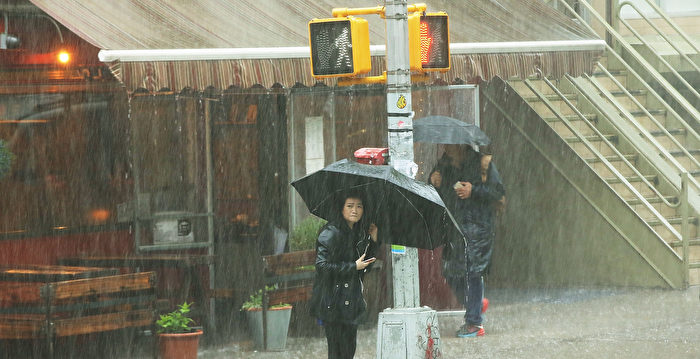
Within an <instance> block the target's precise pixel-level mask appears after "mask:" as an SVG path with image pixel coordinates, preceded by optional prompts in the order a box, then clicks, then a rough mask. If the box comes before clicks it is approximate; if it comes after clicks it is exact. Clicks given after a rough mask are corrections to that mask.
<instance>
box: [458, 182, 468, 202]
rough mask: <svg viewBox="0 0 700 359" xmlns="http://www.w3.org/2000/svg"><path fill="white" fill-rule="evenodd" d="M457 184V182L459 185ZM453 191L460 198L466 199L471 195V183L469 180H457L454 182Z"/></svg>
mask: <svg viewBox="0 0 700 359" xmlns="http://www.w3.org/2000/svg"><path fill="white" fill-rule="evenodd" d="M457 184H459V186H458V185H457ZM455 193H456V194H457V197H459V198H460V199H467V198H469V197H471V195H472V184H471V183H470V182H461V181H460V182H457V183H456V184H455Z"/></svg>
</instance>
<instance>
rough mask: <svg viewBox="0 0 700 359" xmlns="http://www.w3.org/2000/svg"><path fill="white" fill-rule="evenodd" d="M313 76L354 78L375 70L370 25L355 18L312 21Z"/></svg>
mask: <svg viewBox="0 0 700 359" xmlns="http://www.w3.org/2000/svg"><path fill="white" fill-rule="evenodd" d="M309 48H310V49H311V75H312V76H313V77H314V78H325V77H351V76H357V75H359V74H365V73H368V72H369V71H370V70H371V69H372V65H371V62H370V54H369V24H368V23H367V20H365V19H363V18H359V17H354V16H347V17H336V18H330V19H313V20H311V21H309Z"/></svg>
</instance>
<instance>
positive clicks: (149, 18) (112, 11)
mask: <svg viewBox="0 0 700 359" xmlns="http://www.w3.org/2000/svg"><path fill="white" fill-rule="evenodd" d="M31 1H32V2H33V3H34V4H35V5H36V6H38V7H39V8H41V9H42V10H44V11H45V12H47V13H48V14H49V15H51V16H52V17H53V18H55V19H56V20H57V21H59V22H61V23H62V24H63V25H65V26H66V27H68V28H69V29H70V30H71V31H73V32H75V33H76V34H78V35H80V36H81V37H83V38H85V39H86V40H87V41H89V42H90V43H92V44H93V45H95V46H97V47H99V48H101V49H103V50H104V52H115V51H116V50H125V51H127V52H129V51H131V52H132V53H139V51H144V52H145V53H148V51H158V50H162V49H170V50H172V51H176V52H182V53H189V52H188V51H195V52H197V50H202V51H203V50H206V49H222V50H225V49H232V50H236V49H247V50H255V49H257V50H258V51H257V52H258V53H259V56H249V55H246V56H238V55H232V56H229V57H221V56H218V57H217V56H212V57H209V58H206V57H196V56H194V57H192V58H187V57H185V58H178V59H177V60H172V59H168V58H154V57H149V56H143V57H141V58H136V60H133V59H132V60H125V59H124V58H121V57H116V58H110V59H109V60H105V61H106V62H107V64H109V66H110V68H111V69H112V72H113V73H114V74H115V75H116V77H117V78H119V79H120V80H121V81H122V82H123V83H124V85H125V86H126V87H127V89H128V90H129V91H134V90H136V89H138V88H145V89H147V90H149V91H155V90H159V89H162V88H169V89H172V90H180V89H182V88H185V87H190V88H193V89H200V90H201V89H204V88H207V87H209V86H214V87H216V88H220V89H225V88H228V87H230V86H239V87H250V86H253V85H256V84H260V85H263V86H265V87H270V86H272V85H273V84H275V83H278V84H281V85H283V86H285V87H290V86H293V85H295V84H297V83H301V84H304V85H307V86H311V85H313V84H314V83H316V82H317V81H316V80H315V79H313V78H312V77H311V74H310V64H309V60H308V55H307V54H308V50H306V53H303V51H302V55H299V54H298V51H296V52H297V53H296V54H294V55H291V54H285V53H284V51H272V50H273V49H280V48H282V49H287V48H289V49H297V50H298V49H300V48H301V49H303V47H304V46H308V42H307V41H308V38H307V37H308V35H307V28H306V26H307V22H308V21H309V20H310V19H312V18H323V17H331V10H332V9H333V8H335V7H347V6H348V4H347V3H343V2H340V1H331V0H316V1H302V0H298V1H284V2H279V1H275V0H237V1H233V2H232V1H228V0H198V1H196V2H195V1H192V2H163V1H158V0H141V1H139V2H133V1H127V0H114V1H108V2H105V1H99V0H62V1H52V0H31ZM377 2H379V3H382V1H376V0H375V1H367V0H357V1H353V4H352V6H353V7H372V6H376V5H378V4H377ZM440 10H442V11H446V12H447V13H448V14H449V15H450V39H451V42H452V44H453V45H460V46H457V47H455V46H453V50H452V67H451V69H450V71H448V72H446V73H443V74H432V75H431V77H439V78H442V79H444V80H446V81H448V82H449V81H452V80H454V79H457V78H460V79H462V80H464V81H470V80H472V79H474V78H477V77H479V78H482V79H486V80H488V79H490V78H492V77H493V76H501V77H511V76H520V77H525V76H529V75H532V74H534V73H535V72H536V71H537V69H539V70H540V71H541V72H542V73H544V74H545V75H548V76H555V77H559V76H561V75H563V74H564V73H569V74H572V75H580V74H582V73H588V72H590V71H591V70H592V65H593V62H594V60H595V59H596V58H597V57H599V56H600V54H601V53H602V50H603V48H604V43H603V42H602V41H601V40H598V39H597V37H596V35H595V34H593V33H591V32H590V31H589V30H588V29H586V28H585V27H583V26H581V25H580V24H578V23H576V22H574V21H572V20H571V19H570V18H568V17H567V16H565V15H564V14H563V13H561V12H559V11H557V10H555V9H552V8H550V7H549V6H547V5H546V4H544V3H543V2H542V1H541V0H470V1H449V0H436V1H431V2H430V3H428V11H440ZM366 18H367V20H368V21H369V22H370V40H371V42H372V43H373V44H375V45H377V44H383V43H384V41H385V39H384V24H383V20H381V19H380V18H379V16H373V15H368V16H366ZM591 40H595V41H597V45H591V46H578V45H577V44H579V43H587V44H589V45H590V44H591ZM523 43H527V44H532V46H518V45H517V44H523ZM514 44H515V45H514ZM552 44H554V45H552ZM563 44H568V45H563ZM268 50H269V51H268ZM202 51H200V52H202ZM233 52H234V53H236V51H233ZM252 52H255V51H252ZM266 52H269V53H272V54H274V55H265V53H266ZM238 53H240V51H238ZM260 54H262V55H260ZM375 55H377V56H373V58H372V69H373V71H372V73H371V74H374V75H378V74H380V73H381V72H382V71H383V69H384V68H385V65H384V58H383V56H381V55H378V54H375ZM321 82H324V83H326V84H328V85H332V84H333V83H334V82H335V80H324V81H321Z"/></svg>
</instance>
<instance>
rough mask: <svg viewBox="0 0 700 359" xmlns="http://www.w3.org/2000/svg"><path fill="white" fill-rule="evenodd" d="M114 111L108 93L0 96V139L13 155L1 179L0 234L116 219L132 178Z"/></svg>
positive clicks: (47, 230)
mask: <svg viewBox="0 0 700 359" xmlns="http://www.w3.org/2000/svg"><path fill="white" fill-rule="evenodd" d="M124 104H125V103H124ZM115 113H119V111H118V110H116V107H115V103H114V101H113V97H112V94H109V93H50V94H21V95H3V96H0V138H1V139H3V140H4V141H5V142H6V143H8V147H9V149H10V150H11V151H12V153H13V154H14V156H15V161H14V163H13V164H12V168H11V169H10V172H9V173H8V174H7V176H5V177H3V178H2V179H0V188H2V192H3V195H2V196H0V208H2V209H3V210H2V211H0V234H13V235H32V234H33V235H36V234H46V233H50V232H56V231H59V232H60V231H74V230H77V229H79V228H85V227H89V226H96V225H98V226H102V225H107V224H115V223H116V222H117V211H116V204H117V203H121V202H125V201H126V200H127V197H128V195H129V193H130V181H131V176H130V174H129V170H128V169H129V165H128V159H127V149H126V135H125V134H126V124H125V123H120V122H118V121H116V120H115V118H113V115H114V114H115Z"/></svg>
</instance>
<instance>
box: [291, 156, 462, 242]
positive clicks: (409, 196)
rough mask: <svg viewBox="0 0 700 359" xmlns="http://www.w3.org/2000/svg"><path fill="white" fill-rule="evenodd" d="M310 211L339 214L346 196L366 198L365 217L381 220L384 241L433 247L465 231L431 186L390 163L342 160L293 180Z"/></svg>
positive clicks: (332, 216) (327, 216) (323, 215)
mask: <svg viewBox="0 0 700 359" xmlns="http://www.w3.org/2000/svg"><path fill="white" fill-rule="evenodd" d="M292 186H293V187H294V188H295V189H296V190H297V192H299V195H301V198H302V199H303V200H304V202H305V203H306V206H307V207H308V208H309V211H311V213H313V214H314V215H316V216H319V217H321V218H324V219H326V220H333V219H335V218H337V216H338V214H339V212H340V207H341V203H340V201H341V200H342V196H343V195H344V194H345V193H347V192H349V191H357V192H360V193H361V194H362V195H363V197H364V204H365V213H364V215H363V217H366V218H363V219H366V220H367V221H368V222H369V223H376V224H377V227H379V234H380V236H381V237H382V238H383V241H385V243H386V242H389V243H391V244H399V245H405V246H409V247H416V248H425V249H434V248H437V247H439V246H440V245H442V244H445V243H447V242H448V241H449V240H450V238H453V236H460V237H461V236H462V234H461V232H460V231H459V228H458V226H457V223H456V222H455V220H454V218H452V215H451V214H450V212H449V211H448V210H447V209H446V208H445V204H444V202H443V201H442V199H441V198H440V195H439V194H438V193H437V191H435V188H433V187H432V186H430V185H428V184H426V183H423V182H419V181H416V180H415V179H413V178H410V177H408V176H406V175H404V174H402V173H400V172H398V171H396V170H395V169H394V168H392V167H391V166H387V165H365V164H360V163H357V162H351V161H348V160H346V159H345V160H340V161H338V162H335V163H333V164H331V165H329V166H327V167H326V168H323V169H321V170H319V171H316V172H314V173H311V174H309V175H307V176H305V177H303V178H300V179H298V180H295V181H294V182H292Z"/></svg>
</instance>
